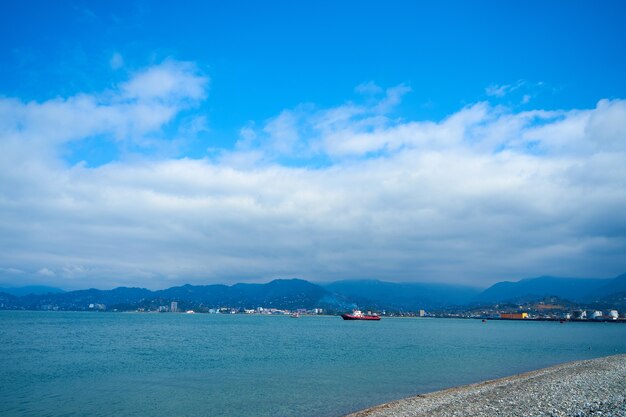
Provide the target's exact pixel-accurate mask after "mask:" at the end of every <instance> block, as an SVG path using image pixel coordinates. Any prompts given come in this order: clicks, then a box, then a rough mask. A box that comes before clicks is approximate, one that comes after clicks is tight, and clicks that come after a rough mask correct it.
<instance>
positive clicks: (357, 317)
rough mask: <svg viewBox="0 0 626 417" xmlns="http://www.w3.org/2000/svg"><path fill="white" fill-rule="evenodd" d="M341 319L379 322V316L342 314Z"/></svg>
mask: <svg viewBox="0 0 626 417" xmlns="http://www.w3.org/2000/svg"><path fill="white" fill-rule="evenodd" d="M341 318H342V319H344V320H366V321H378V320H380V317H378V316H353V315H351V314H342V315H341Z"/></svg>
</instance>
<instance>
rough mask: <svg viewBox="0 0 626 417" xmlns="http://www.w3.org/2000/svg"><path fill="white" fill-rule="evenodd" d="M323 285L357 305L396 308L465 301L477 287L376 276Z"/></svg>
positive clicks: (442, 304) (451, 303)
mask: <svg viewBox="0 0 626 417" xmlns="http://www.w3.org/2000/svg"><path fill="white" fill-rule="evenodd" d="M324 288H326V289H327V290H329V291H331V292H333V293H337V294H341V295H343V296H344V297H346V298H348V299H352V300H353V301H354V302H356V303H357V304H358V305H363V306H368V307H372V308H386V309H396V310H416V309H431V308H442V307H450V306H459V305H465V304H467V303H469V302H470V301H471V300H472V299H473V298H474V297H475V296H476V295H478V294H479V293H480V291H481V290H480V289H479V288H475V287H469V286H463V285H451V284H432V283H394V282H385V281H377V280H356V281H337V282H332V283H329V284H326V285H324Z"/></svg>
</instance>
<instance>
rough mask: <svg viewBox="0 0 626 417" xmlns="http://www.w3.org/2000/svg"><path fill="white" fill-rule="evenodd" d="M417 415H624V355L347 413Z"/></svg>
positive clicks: (376, 416) (381, 416)
mask: <svg viewBox="0 0 626 417" xmlns="http://www.w3.org/2000/svg"><path fill="white" fill-rule="evenodd" d="M418 416H420V417H421V416H430V417H453V416H454V417H461V416H478V417H482V416H484V417H497V416H502V417H504V416H507V417H509V416H527V417H531V416H532V417H534V416H550V417H565V416H568V417H570V416H571V417H574V416H575V417H583V416H585V417H586V416H603V417H616V416H626V355H614V356H608V357H604V358H599V359H591V360H585V361H578V362H570V363H565V364H562V365H557V366H553V367H550V368H545V369H541V370H538V371H533V372H528V373H524V374H519V375H514V376H510V377H506V378H501V379H496V380H491V381H485V382H481V383H477V384H471V385H465V386H461V387H456V388H450V389H447V390H444V391H437V392H433V393H429V394H423V395H418V396H415V397H411V398H406V399H403V400H398V401H394V402H390V403H386V404H382V405H379V406H376V407H373V408H369V409H366V410H363V411H359V412H356V413H353V414H349V415H348V416H346V417H418Z"/></svg>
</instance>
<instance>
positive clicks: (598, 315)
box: [591, 310, 602, 320]
mask: <svg viewBox="0 0 626 417" xmlns="http://www.w3.org/2000/svg"><path fill="white" fill-rule="evenodd" d="M601 318H602V312H601V311H599V310H596V311H594V312H593V313H591V319H592V320H597V319H601Z"/></svg>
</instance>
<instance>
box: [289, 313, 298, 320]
mask: <svg viewBox="0 0 626 417" xmlns="http://www.w3.org/2000/svg"><path fill="white" fill-rule="evenodd" d="M290 317H291V318H292V319H299V318H300V313H293V314H292V315H291V316H290Z"/></svg>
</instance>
